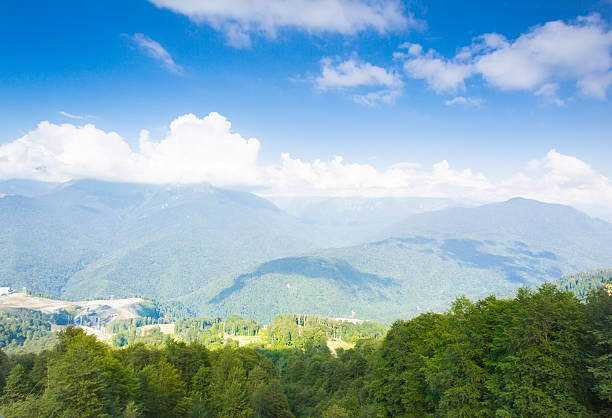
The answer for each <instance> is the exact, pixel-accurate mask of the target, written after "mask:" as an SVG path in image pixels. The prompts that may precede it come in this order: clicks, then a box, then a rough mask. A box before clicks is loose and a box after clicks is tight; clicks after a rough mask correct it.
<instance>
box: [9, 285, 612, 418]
mask: <svg viewBox="0 0 612 418" xmlns="http://www.w3.org/2000/svg"><path fill="white" fill-rule="evenodd" d="M235 319H236V320H235V321H234V327H233V328H232V330H230V331H232V332H234V333H257V332H260V330H259V329H257V325H256V323H254V322H249V321H248V320H243V319H238V318H235ZM308 321H313V322H314V323H315V324H316V326H315V325H314V324H313V326H312V327H307V328H308V329H309V331H308V332H301V333H300V332H297V333H296V330H299V329H300V327H303V326H304V325H307V323H308ZM321 322H324V321H320V320H319V323H318V324H317V319H316V317H315V318H309V317H304V316H299V315H285V316H280V317H277V320H275V322H274V323H272V324H270V325H269V326H268V327H267V330H266V332H268V333H269V336H268V338H272V339H273V340H274V341H276V344H274V345H271V346H266V347H263V346H257V345H251V346H248V347H242V348H236V347H234V346H232V345H231V344H226V345H225V346H223V347H220V348H218V349H212V350H211V349H209V348H207V347H206V346H205V345H204V344H201V343H200V342H197V341H193V342H190V343H188V342H184V341H176V340H172V339H169V338H165V339H164V340H163V342H157V343H150V344H144V343H138V342H136V343H132V344H127V345H126V346H124V347H121V348H113V347H111V346H109V345H106V344H103V343H101V342H99V341H98V340H96V338H95V337H93V336H88V335H86V334H85V333H84V332H83V331H81V330H80V329H77V328H73V327H68V328H66V329H65V330H63V331H61V332H60V333H58V334H57V341H58V343H57V345H55V346H54V347H53V348H51V349H46V350H43V351H41V352H40V353H39V354H31V353H30V354H11V355H7V354H4V353H2V354H1V355H0V388H1V395H0V401H1V405H2V406H1V411H2V414H3V415H4V416H6V417H9V418H10V417H57V416H61V417H100V416H107V417H292V416H295V417H402V416H407V417H408V416H416V417H437V416H449V417H475V416H483V417H521V416H529V417H564V416H566V417H570V416H571V417H575V416H582V417H591V416H592V417H596V416H610V414H612V295H610V294H609V292H608V290H607V288H605V287H604V288H601V289H599V290H593V291H591V292H590V293H589V294H588V295H587V297H586V299H585V301H581V300H580V299H579V298H578V297H576V296H575V295H573V294H571V293H569V292H564V291H561V290H559V289H557V288H556V287H555V286H554V285H550V284H547V285H543V286H542V287H541V288H539V289H538V290H529V289H527V288H523V289H521V290H520V291H519V292H518V293H517V294H516V296H515V297H514V298H512V299H498V298H495V297H493V296H491V297H488V298H486V299H483V300H480V301H477V302H471V301H469V300H467V299H465V298H459V299H457V300H456V301H455V302H454V304H453V306H452V308H451V309H450V310H449V311H447V312H446V313H442V314H439V313H425V314H422V315H420V316H418V317H415V318H413V319H411V320H407V321H401V320H400V321H396V322H395V323H394V324H393V325H392V326H391V328H390V329H389V330H388V332H387V333H386V334H385V335H384V337H383V336H382V333H380V335H379V331H380V330H377V329H376V328H375V326H374V325H372V327H373V328H372V329H371V330H370V331H369V332H370V334H371V335H370V336H369V338H361V337H359V336H358V335H354V334H351V332H352V331H351V326H352V325H353V324H351V325H349V324H347V325H346V327H345V328H341V327H337V326H335V324H332V325H333V326H331V327H330V326H326V325H325V324H324V323H321ZM228 324H229V322H228ZM215 325H218V324H215V323H211V324H202V323H201V322H200V323H189V322H185V323H182V325H181V327H182V329H185V330H189V329H193V327H197V326H200V327H202V328H204V329H209V328H210V327H214V326H215ZM223 326H225V325H223ZM317 327H321V328H317ZM302 329H303V330H306V328H302ZM224 331H225V332H227V331H228V330H224ZM353 331H354V330H353ZM185 332H188V331H185ZM338 333H343V334H344V335H347V336H349V335H350V336H351V337H350V338H353V337H354V341H355V343H356V345H355V348H354V349H350V350H341V349H339V350H337V353H336V354H333V353H331V352H330V351H329V349H328V347H327V345H326V344H325V341H326V340H327V339H328V338H330V337H331V338H334V336H337V334H338ZM195 335H197V334H195ZM294 339H295V341H294ZM196 340H197V338H196Z"/></svg>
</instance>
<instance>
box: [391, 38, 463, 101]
mask: <svg viewBox="0 0 612 418" xmlns="http://www.w3.org/2000/svg"><path fill="white" fill-rule="evenodd" d="M408 54H409V56H408V57H407V59H406V61H405V62H404V71H405V72H406V74H407V75H408V76H409V77H412V78H416V79H422V80H425V81H426V82H427V84H428V85H429V87H431V88H432V89H434V90H435V91H436V92H437V93H443V92H456V91H458V90H465V79H466V78H468V77H470V76H471V75H472V73H473V69H472V65H471V64H466V63H463V62H459V61H457V60H454V61H453V60H447V59H446V58H444V57H442V56H440V55H438V54H437V53H436V52H435V51H433V50H429V51H427V53H426V54H423V48H422V47H421V46H420V45H418V44H411V45H410V46H409V47H408ZM399 58H402V57H401V56H399Z"/></svg>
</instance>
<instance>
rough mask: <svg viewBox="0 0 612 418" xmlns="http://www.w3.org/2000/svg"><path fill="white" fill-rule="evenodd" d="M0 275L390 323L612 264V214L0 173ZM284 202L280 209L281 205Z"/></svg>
mask: <svg viewBox="0 0 612 418" xmlns="http://www.w3.org/2000/svg"><path fill="white" fill-rule="evenodd" d="M0 195H2V196H3V197H2V198H0V228H1V229H2V230H3V231H5V233H3V234H2V235H1V236H0V286H2V285H4V286H11V287H13V288H18V289H20V288H21V287H27V289H28V290H30V291H33V292H36V293H42V294H45V295H49V296H53V297H62V298H66V299H72V300H78V299H86V298H100V297H131V296H146V297H154V298H158V299H162V300H179V301H181V302H183V303H184V304H185V305H187V306H189V307H190V308H191V309H193V310H195V311H196V312H198V313H200V314H203V315H220V316H227V315H230V314H239V315H243V316H246V317H252V318H255V319H257V320H260V321H264V322H265V321H269V320H271V319H272V318H273V317H274V316H276V315H277V314H280V313H289V312H300V313H310V314H323V315H328V316H334V317H349V316H354V317H356V318H362V319H372V320H378V321H384V322H390V321H392V320H393V319H396V318H400V317H411V316H414V315H416V314H418V313H420V312H423V311H427V310H432V309H433V310H443V309H445V308H446V307H447V306H448V304H449V302H450V301H452V300H453V299H454V298H455V297H457V296H459V295H466V296H467V297H470V298H479V297H483V296H486V295H488V294H497V295H509V294H512V293H513V292H514V291H515V290H516V289H517V288H518V287H520V286H525V285H527V286H537V285H539V284H541V283H544V282H546V281H552V280H555V279H558V278H559V277H560V276H561V275H563V274H568V273H572V272H577V271H585V270H592V269H596V268H603V267H610V265H612V256H611V255H610V254H612V225H611V224H609V223H607V222H605V221H602V220H599V219H595V218H591V217H589V216H588V215H586V214H584V213H582V212H579V211H577V210H575V209H573V208H571V207H568V206H562V205H555V204H548V203H543V202H537V201H533V200H527V199H522V198H515V199H511V200H509V201H506V202H500V203H493V204H487V205H482V206H477V207H452V206H453V205H455V204H456V203H454V202H451V201H448V200H442V199H366V198H336V199H331V198H325V199H324V198H312V199H305V198H300V199H293V200H291V199H288V198H283V199H280V198H276V199H274V201H275V202H276V203H277V204H278V205H277V204H274V203H272V202H271V201H270V200H266V199H263V198H261V197H258V196H256V195H254V194H252V193H248V192H245V191H234V190H227V189H221V188H217V187H213V186H211V185H209V184H195V185H180V186H179V185H143V184H122V183H110V182H103V181H94V180H80V181H74V182H69V183H63V184H48V183H38V182H32V181H14V180H13V181H7V182H0ZM279 206H282V207H283V208H285V209H287V210H286V211H285V210H281V209H280V208H279Z"/></svg>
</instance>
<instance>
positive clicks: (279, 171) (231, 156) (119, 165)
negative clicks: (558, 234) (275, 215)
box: [0, 112, 612, 211]
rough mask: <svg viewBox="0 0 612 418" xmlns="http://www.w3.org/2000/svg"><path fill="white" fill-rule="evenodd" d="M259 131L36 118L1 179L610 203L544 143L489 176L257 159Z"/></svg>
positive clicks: (217, 120) (604, 181)
mask: <svg viewBox="0 0 612 418" xmlns="http://www.w3.org/2000/svg"><path fill="white" fill-rule="evenodd" d="M259 151H260V143H259V141H258V140H257V139H254V138H250V139H245V138H244V137H242V136H241V135H240V134H238V133H234V132H232V130H231V124H230V122H229V121H228V120H227V119H226V118H224V117H223V116H221V115H219V114H218V113H214V112H213V113H211V114H209V115H208V116H206V117H204V118H198V117H197V116H195V115H193V114H187V115H184V116H180V117H178V118H176V119H175V120H174V121H173V122H172V123H171V124H170V126H169V128H168V131H167V133H166V134H165V136H164V137H163V138H162V139H161V140H159V141H153V140H152V139H150V138H149V133H148V132H147V131H143V132H142V134H141V137H140V142H139V145H138V147H137V149H132V148H131V147H130V146H129V145H128V143H127V142H126V141H125V139H124V138H122V137H121V136H120V135H119V134H117V133H115V132H105V131H103V130H100V129H98V128H96V127H95V126H94V125H92V124H86V125H84V126H75V125H72V124H62V125H56V124H51V123H49V122H41V123H40V124H39V125H38V126H37V127H36V129H34V130H32V131H30V132H28V133H27V134H26V135H24V136H22V137H21V138H18V139H16V140H15V141H13V142H11V143H8V144H5V145H2V146H0V179H10V178H26V179H35V180H43V181H67V180H71V179H79V178H97V179H102V180H108V181H122V182H137V183H159V184H164V183H198V182H210V183H212V184H214V185H217V186H221V187H241V188H250V189H252V190H256V191H257V192H258V193H259V194H261V195H264V196H273V195H276V196H297V195H302V196H369V197H387V196H395V197H408V196H411V197H447V198H453V199H457V198H461V199H468V200H473V201H479V202H483V201H498V200H503V199H507V198H510V197H513V196H524V197H530V198H534V199H539V200H543V201H547V202H556V203H564V204H571V205H576V206H578V207H588V206H589V205H592V204H593V202H598V203H599V204H600V205H601V206H602V207H605V208H607V209H608V211H609V210H610V208H612V182H611V181H610V179H608V178H607V177H605V176H603V175H601V174H599V173H597V172H596V171H595V170H594V169H593V168H592V167H591V166H589V165H588V164H587V163H586V162H584V161H582V160H580V159H578V158H576V157H574V156H569V155H565V154H562V153H560V152H558V151H556V150H551V151H549V152H548V153H547V154H546V155H545V156H544V157H543V158H541V159H536V160H533V161H530V162H529V163H527V164H526V165H525V167H524V168H523V169H521V170H520V171H518V172H517V173H516V174H515V175H513V176H511V177H509V178H507V179H504V180H500V181H492V180H491V179H489V178H488V177H487V176H486V175H485V174H484V173H482V172H479V171H476V170H473V169H469V168H464V169H457V168H454V167H452V166H451V164H450V163H449V162H448V161H446V160H442V161H440V162H438V163H435V164H433V165H431V166H424V165H421V164H419V163H414V162H400V163H398V164H394V165H392V166H390V167H387V168H377V167H374V166H372V165H370V164H364V163H359V162H347V161H345V160H344V159H343V158H342V157H341V156H336V157H334V158H332V159H331V160H328V161H325V160H315V161H304V160H302V159H300V158H296V157H293V156H291V154H289V153H283V154H282V155H281V156H280V160H279V162H278V163H277V164H272V165H263V164H261V163H260V162H259V160H258V156H259Z"/></svg>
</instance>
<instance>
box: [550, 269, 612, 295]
mask: <svg viewBox="0 0 612 418" xmlns="http://www.w3.org/2000/svg"><path fill="white" fill-rule="evenodd" d="M608 283H612V269H601V270H594V271H587V272H583V273H574V274H568V275H566V276H563V277H561V278H560V279H559V280H557V281H556V284H557V287H559V289H561V290H564V291H567V292H572V293H573V294H575V295H576V296H578V297H579V298H581V299H584V298H585V297H586V296H587V294H588V293H589V292H590V291H592V290H596V289H599V288H600V287H602V286H603V285H605V284H608Z"/></svg>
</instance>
